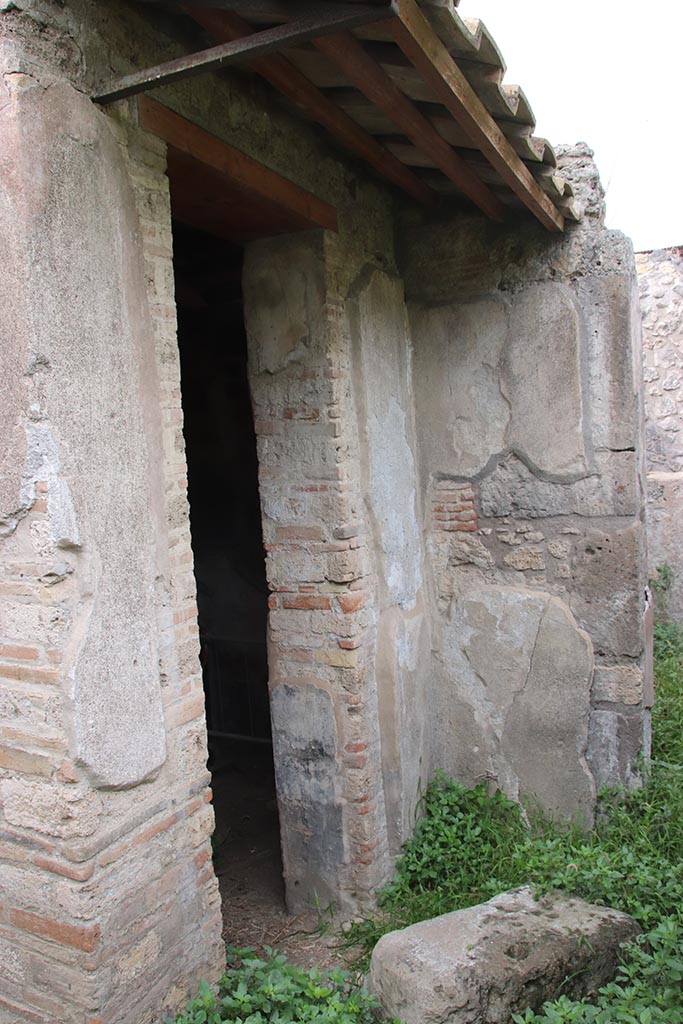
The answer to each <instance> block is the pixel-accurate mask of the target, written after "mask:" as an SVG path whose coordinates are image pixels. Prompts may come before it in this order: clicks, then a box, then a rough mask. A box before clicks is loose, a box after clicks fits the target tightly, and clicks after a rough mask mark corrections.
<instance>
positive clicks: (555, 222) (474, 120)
mask: <svg viewBox="0 0 683 1024" xmlns="http://www.w3.org/2000/svg"><path fill="white" fill-rule="evenodd" d="M392 7H393V9H394V11H395V13H396V15H397V17H396V18H394V19H392V20H391V21H389V22H388V23H387V27H388V29H389V30H390V32H391V34H392V36H393V38H394V39H395V41H396V42H397V43H398V45H399V46H400V47H401V49H402V50H403V52H404V54H405V55H406V57H408V59H409V60H410V61H411V62H412V64H413V65H414V66H415V67H416V68H417V70H418V71H419V72H420V74H421V75H422V77H423V79H424V80H425V82H426V83H427V84H428V85H429V86H430V88H431V89H432V90H433V92H434V94H435V95H436V96H438V97H439V100H440V101H441V102H442V103H443V104H444V106H445V107H446V108H447V109H448V111H449V112H450V113H451V114H452V115H453V117H454V118H455V120H456V121H457V122H458V124H459V125H460V126H461V128H462V129H463V130H464V131H465V132H466V133H467V135H468V136H469V137H470V139H471V140H472V143H473V145H474V146H475V147H476V148H477V149H479V150H481V152H482V153H483V154H484V156H485V157H486V159H487V160H488V161H489V163H490V164H491V165H492V167H494V168H495V170H496V171H497V172H498V174H499V175H500V177H501V178H502V180H503V181H504V182H505V184H506V185H508V186H509V188H511V189H512V191H513V192H514V193H515V195H517V196H518V197H519V199H521V201H522V202H523V203H524V204H525V206H527V207H528V209H529V210H531V212H532V213H533V214H534V216H535V217H537V218H538V220H539V221H540V222H541V223H542V224H543V225H544V227H546V228H548V229H549V230H550V231H562V229H563V227H564V217H563V216H562V214H561V213H560V212H559V211H558V210H557V209H556V207H555V206H554V205H553V203H552V202H551V201H550V199H549V198H548V197H547V196H546V194H545V193H544V192H543V189H542V188H541V187H540V186H539V185H538V184H537V182H536V181H535V179H534V177H533V175H532V174H531V172H530V171H529V169H528V168H527V167H526V165H525V164H524V162H523V161H522V160H521V159H520V158H519V156H518V155H517V153H516V152H515V151H514V149H513V148H512V146H511V145H510V143H509V142H508V140H507V139H506V138H505V136H504V135H503V132H502V131H501V130H500V128H499V127H498V125H497V124H496V122H495V121H494V119H493V117H492V116H491V115H490V114H489V112H488V110H487V109H486V107H485V106H484V104H483V103H482V102H481V100H480V99H479V97H478V96H477V94H476V93H475V91H474V89H473V88H472V86H471V85H470V84H469V82H468V81H467V79H466V78H465V76H464V74H463V73H462V71H461V70H460V68H459V67H458V66H457V64H456V63H455V61H454V60H453V58H452V57H451V55H450V54H449V52H448V50H447V49H446V47H445V46H444V44H443V43H442V42H441V40H440V39H439V37H438V36H437V34H436V32H434V30H433V29H432V27H431V25H430V24H429V22H428V21H427V19H426V18H425V16H424V15H423V14H422V12H421V11H420V9H419V7H418V6H417V4H416V3H415V0H392Z"/></svg>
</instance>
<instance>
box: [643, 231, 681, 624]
mask: <svg viewBox="0 0 683 1024" xmlns="http://www.w3.org/2000/svg"><path fill="white" fill-rule="evenodd" d="M636 266H637V269H638V281H639V285H640V305H641V309H642V313H643V364H644V371H643V377H644V384H645V388H644V395H645V434H646V442H647V480H648V503H647V531H648V555H649V571H650V578H651V579H652V580H653V589H654V593H655V602H656V604H657V605H658V609H657V610H658V613H659V614H660V615H661V616H662V617H663V618H672V619H674V620H675V621H677V622H683V555H682V553H681V526H680V524H681V518H682V517H683V250H682V249H681V247H680V246H674V247H673V248H670V249H659V250H656V251H654V252H641V253H638V254H637V256H636ZM667 567H668V568H667ZM658 568H659V571H658Z"/></svg>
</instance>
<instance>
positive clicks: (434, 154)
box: [313, 19, 505, 220]
mask: <svg viewBox="0 0 683 1024" xmlns="http://www.w3.org/2000/svg"><path fill="white" fill-rule="evenodd" d="M395 23H396V19H392V21H390V22H388V24H389V25H390V26H391V25H393V24H395ZM313 45H314V46H315V47H316V49H318V50H319V51H320V52H321V53H323V54H324V55H325V56H326V57H327V58H328V60H330V61H331V62H332V63H334V64H336V66H337V67H339V68H340V69H341V70H342V71H343V72H344V74H345V75H346V76H347V77H348V79H349V80H350V81H351V82H352V83H353V84H354V85H355V87H356V88H357V89H359V90H360V91H361V92H362V93H363V94H364V95H365V96H367V98H368V99H369V100H371V101H372V102H373V103H374V104H375V105H376V106H377V107H379V108H380V109H381V110H382V111H383V112H384V113H385V114H386V115H387V117H389V118H390V119H391V121H392V122H393V123H394V124H395V125H396V127H397V128H398V129H399V131H401V132H403V133H404V134H405V135H407V136H408V138H409V139H410V140H411V141H412V142H413V143H414V145H415V146H417V148H418V149H420V150H422V151H423V152H424V153H426V154H428V155H429V156H430V157H431V158H432V159H433V160H434V163H435V166H437V167H438V168H439V169H440V170H441V171H442V172H443V173H444V174H445V175H446V176H447V177H448V178H449V179H450V180H451V181H452V182H453V184H454V185H455V186H456V188H458V190H459V191H460V192H462V193H463V195H465V196H467V197H468V199H471V200H472V202H473V203H475V204H476V205H477V206H478V207H479V209H480V210H482V211H483V212H484V213H485V214H487V216H489V217H491V218H492V219H493V220H502V219H503V217H504V215H505V207H504V206H503V204H502V203H501V202H500V200H499V199H498V198H497V197H496V196H495V195H494V193H493V192H492V191H491V189H490V188H489V187H488V186H487V185H485V184H484V183H483V182H482V181H481V179H480V178H478V177H477V176H476V174H474V173H473V172H472V171H471V170H470V169H469V167H468V166H467V164H466V163H465V162H464V160H462V158H461V157H459V156H458V154H457V153H456V152H455V151H454V150H453V149H452V148H451V146H449V144H448V143H447V142H446V141H445V139H444V138H443V137H442V136H441V135H439V133H438V132H437V131H436V129H435V128H434V127H433V125H432V124H431V123H430V122H429V121H428V120H427V118H426V117H424V115H423V114H421V113H420V111H419V110H418V108H417V106H416V105H415V103H413V101H412V100H410V99H408V97H407V96H406V95H405V93H403V92H402V91H401V90H400V89H399V88H398V86H397V85H395V84H394V82H393V81H392V80H391V78H390V77H389V75H388V74H387V73H386V72H385V71H384V69H383V68H382V67H381V66H380V65H379V64H378V63H377V62H376V61H375V60H374V59H373V58H372V57H371V56H370V55H369V54H368V53H367V52H366V50H365V48H364V47H363V45H362V44H361V43H360V42H359V41H358V40H357V39H356V38H355V36H353V35H352V34H351V33H350V32H337V33H334V34H331V35H324V36H317V37H316V38H314V39H313ZM487 116H488V115H487Z"/></svg>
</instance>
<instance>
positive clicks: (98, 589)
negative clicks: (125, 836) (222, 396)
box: [2, 85, 165, 787]
mask: <svg viewBox="0 0 683 1024" xmlns="http://www.w3.org/2000/svg"><path fill="white" fill-rule="evenodd" d="M2 116H3V119H4V120H5V128H6V132H7V135H6V138H7V139H8V140H9V142H10V144H9V145H8V146H7V147H6V149H5V160H6V162H7V163H8V165H12V164H13V166H10V170H11V172H12V176H13V177H14V178H15V179H16V181H15V185H16V188H14V189H12V192H11V194H12V196H13V202H14V203H15V204H16V208H15V209H14V211H13V213H14V216H13V217H12V219H11V220H9V221H8V220H5V221H4V228H3V230H4V231H5V232H8V233H9V236H10V237H9V238H8V245H7V251H8V252H14V254H15V258H14V259H13V260H10V268H9V276H10V278H14V279H16V280H17V281H20V282H21V284H22V287H21V288H20V290H19V293H18V296H19V297H18V299H16V300H14V301H11V302H10V305H11V306H14V309H13V312H14V315H15V316H16V314H17V313H18V310H17V309H16V302H17V301H18V302H20V303H23V304H24V306H25V308H26V311H27V312H26V316H25V317H16V322H17V323H20V324H23V325H24V331H25V334H24V335H23V336H22V335H21V333H20V334H18V335H11V337H13V342H12V345H11V346H10V348H11V350H12V351H13V352H16V353H17V358H21V357H22V356H21V353H23V358H24V361H25V369H24V377H23V380H24V381H28V390H27V386H26V384H25V383H24V384H23V386H22V388H21V390H20V392H19V393H15V397H14V403H15V405H14V408H15V410H16V411H15V413H14V415H15V416H17V414H18V422H22V423H23V429H24V430H25V432H26V438H27V440H26V442H25V448H24V450H25V451H26V456H25V461H24V470H23V480H22V482H21V486H20V490H19V493H18V495H17V497H16V499H15V503H14V507H15V509H16V510H17V511H16V512H15V514H14V517H13V519H12V523H13V524H14V525H16V523H17V522H18V521H19V520H20V519H21V518H22V517H23V516H25V515H26V514H27V512H28V510H29V509H30V508H31V507H32V504H33V502H34V501H35V498H36V485H37V483H40V485H41V487H43V488H44V489H45V493H46V498H47V512H48V523H49V528H50V534H51V536H50V538H49V540H48V546H51V548H52V550H51V551H49V550H46V547H45V544H46V540H47V539H44V540H42V541H38V542H39V544H40V545H41V548H40V550H39V553H40V554H41V556H42V557H45V556H46V555H48V554H50V555H51V557H52V558H53V559H54V561H55V566H56V568H55V570H54V571H53V579H54V581H55V585H59V586H63V584H62V583H60V582H59V580H60V579H62V580H63V579H64V578H65V577H66V576H67V575H69V574H72V576H73V578H72V581H71V582H70V584H69V589H68V592H66V591H65V594H64V597H65V600H66V601H67V603H68V604H69V614H70V617H71V622H72V625H71V631H70V636H69V639H68V642H67V646H66V652H67V656H66V661H65V662H64V666H63V668H64V672H65V674H66V675H67V676H68V678H69V679H70V683H69V689H68V692H67V694H66V701H67V702H66V705H65V708H66V716H65V718H66V724H67V727H68V729H69V733H70V744H71V754H72V757H73V760H74V761H75V762H76V763H78V764H80V765H81V766H82V768H83V770H84V772H85V773H86V775H87V776H88V777H89V778H90V779H91V781H92V782H93V783H94V784H95V785H97V786H114V787H118V786H127V785H131V784H135V783H137V782H140V781H141V780H142V779H144V778H146V777H148V776H149V775H150V773H151V772H153V771H155V770H156V769H158V767H159V766H160V765H161V764H162V763H163V760H164V757H165V741H164V731H163V719H162V714H161V702H160V690H159V670H158V663H159V653H158V649H157V647H156V639H155V638H156V636H157V632H158V629H157V618H156V611H155V607H154V605H155V601H156V598H157V596H158V595H157V593H156V587H157V583H156V582H155V579H156V577H157V574H158V569H157V566H156V562H155V557H156V556H155V552H154V548H153V543H152V539H151V531H150V530H149V525H148V524H149V516H150V511H149V509H150V507H151V508H153V507H154V505H153V501H150V500H149V499H148V498H147V497H146V496H145V494H144V492H137V493H136V490H135V489H133V490H132V489H131V487H130V484H129V480H131V479H141V480H144V479H146V480H148V481H149V483H150V484H151V490H152V492H153V491H154V489H155V488H156V492H157V494H158V493H159V491H160V490H161V485H160V481H159V480H158V479H157V480H155V474H154V472H153V471H152V472H151V473H150V470H149V461H148V459H149V457H148V452H147V448H146V442H145V437H146V436H149V431H148V427H147V425H146V424H145V412H144V407H145V399H144V398H143V397H142V396H143V392H144V388H145V387H151V388H152V389H153V388H154V384H153V381H152V380H151V379H150V377H151V371H150V368H149V365H148V364H147V365H146V364H145V359H146V358H147V360H148V359H149V354H148V355H147V357H145V355H144V347H142V349H141V351H136V346H137V345H138V337H137V334H135V331H134V328H133V325H136V324H137V325H144V323H145V318H146V316H147V307H146V297H145V296H144V294H143V293H142V292H141V288H140V285H141V283H142V282H143V281H144V275H143V273H142V270H141V268H138V269H139V273H138V274H136V273H135V268H136V267H138V263H139V257H138V256H137V255H136V251H135V245H136V238H137V233H138V230H139V229H138V226H137V218H136V214H135V207H134V201H133V198H132V193H131V190H130V186H129V184H128V178H127V173H126V171H125V168H124V166H123V160H122V157H121V155H120V152H119V147H118V145H117V144H116V141H115V140H114V138H113V136H112V134H111V132H110V130H109V128H108V125H107V121H106V119H105V118H104V116H103V115H102V114H100V113H98V112H97V111H96V110H95V109H94V108H93V106H92V104H91V103H90V102H89V101H88V100H87V99H86V98H84V97H82V96H81V95H80V94H78V93H76V92H75V91H74V90H73V89H71V88H70V87H69V86H66V85H54V86H50V87H49V88H47V89H43V88H40V87H37V86H36V87H32V88H26V89H23V90H21V91H19V92H18V93H17V94H16V96H15V98H14V102H13V103H12V104H10V105H8V106H6V107H5V108H4V110H3V113H2ZM29 126H30V128H29ZM29 130H30V132H31V144H30V145H29V144H28V138H27V135H26V132H27V131H29ZM37 140H39V143H40V144H38V141H37ZM27 162H30V173H28V172H27ZM93 166H95V167H96V168H97V172H96V173H95V172H94V170H93ZM7 212H9V211H7ZM85 239H87V240H88V242H87V244H84V240H85ZM11 242H13V244H10V243H11ZM17 264H18V265H19V266H21V265H22V264H24V265H26V266H28V267H30V268H31V275H30V278H29V276H28V275H26V276H25V277H24V279H23V280H22V276H23V275H22V274H21V272H19V271H16V272H15V271H13V266H16V265H17ZM104 280H106V281H107V282H108V287H107V289H106V292H102V290H101V288H100V282H101V281H104ZM95 296H97V298H95ZM131 382H133V386H132V387H131ZM26 401H28V406H26V405H25V404H24V403H25V402H26ZM147 401H149V399H147ZM22 407H23V408H22ZM136 467H137V469H136ZM152 515H154V513H152ZM34 536H36V539H37V540H38V537H37V535H36V534H35V530H34ZM122 536H125V537H126V543H125V544H122V543H121V537H122ZM60 552H61V553H60ZM60 566H63V570H62V569H61V568H60ZM104 649H106V650H107V651H108V658H107V660H106V662H104V663H103V661H102V657H101V652H102V650H104ZM103 693H106V694H107V699H106V701H103V700H102V694H103ZM113 723H116V727H114V724H113Z"/></svg>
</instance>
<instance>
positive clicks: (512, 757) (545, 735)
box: [400, 146, 649, 821]
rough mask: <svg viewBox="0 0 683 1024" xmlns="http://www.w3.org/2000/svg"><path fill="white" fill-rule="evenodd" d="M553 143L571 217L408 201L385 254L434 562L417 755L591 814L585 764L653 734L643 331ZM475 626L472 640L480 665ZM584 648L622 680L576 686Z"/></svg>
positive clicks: (586, 192) (615, 761)
mask: <svg viewBox="0 0 683 1024" xmlns="http://www.w3.org/2000/svg"><path fill="white" fill-rule="evenodd" d="M563 160H564V163H565V167H564V173H567V174H568V175H569V176H573V177H574V178H575V180H576V181H577V184H578V186H579V187H580V189H581V190H582V192H583V195H582V199H583V201H584V203H585V206H586V210H587V214H586V217H585V218H584V221H583V222H582V224H581V225H579V226H578V227H577V228H572V229H569V231H568V233H567V235H566V237H564V238H561V239H553V238H551V237H549V236H544V237H541V236H540V232H539V229H538V228H537V227H535V226H533V225H529V224H526V223H525V224H524V225H518V227H517V229H516V230H515V231H512V230H510V229H507V230H505V229H503V230H501V229H499V228H495V227H494V226H492V225H490V224H486V223H483V222H479V221H478V220H472V219H468V218H462V219H460V220H454V221H450V222H444V223H442V224H437V225H434V224H431V223H427V222H425V223H420V222H419V220H418V219H417V218H414V220H413V221H412V222H409V221H408V220H406V223H405V230H404V232H403V233H402V236H401V246H400V256H401V265H402V268H403V270H404V276H405V281H406V291H407V295H408V299H409V311H410V321H411V330H412V341H413V346H414V351H415V356H414V358H415V394H416V422H417V436H418V445H419V455H418V460H419V465H420V473H421V479H422V486H423V488H424V500H425V504H426V506H427V511H426V516H425V526H426V528H427V538H428V547H429V552H430V563H431V574H432V578H433V582H434V588H433V592H432V593H433V600H434V617H433V619H432V638H433V646H434V651H435V657H434V678H433V683H432V687H433V689H432V700H431V704H432V728H433V736H434V749H435V761H434V763H435V764H436V765H441V766H445V767H447V768H448V770H450V771H453V772H454V773H455V774H457V775H459V776H460V777H465V778H468V779H469V780H471V781H474V780H476V779H482V778H489V779H491V780H494V781H495V782H497V784H498V785H501V786H502V787H503V788H504V789H505V790H506V791H507V792H508V793H509V794H510V795H511V796H514V797H517V796H519V795H523V794H524V795H527V796H529V795H532V796H533V797H535V798H536V799H538V800H540V802H541V803H542V804H543V805H545V806H546V807H548V808H551V809H553V810H555V811H558V812H560V813H563V814H573V815H575V816H580V817H581V818H582V819H583V820H584V821H589V820H590V817H591V808H592V804H593V800H594V794H595V786H596V783H597V784H598V785H601V784H603V783H604V782H616V781H617V780H618V779H620V778H621V779H623V778H627V777H629V771H630V769H629V767H628V766H629V765H630V764H631V763H632V762H633V761H634V759H635V758H636V757H637V755H638V754H639V753H640V751H641V750H643V749H647V745H648V741H649V734H648V721H647V719H648V713H647V710H646V704H647V701H646V699H645V696H644V692H643V679H644V676H643V671H644V669H646V668H647V653H646V651H645V632H644V619H643V616H644V601H643V594H644V585H645V572H644V557H645V554H644V552H645V544H644V534H643V527H642V522H641V519H642V507H643V492H644V488H643V471H642V445H641V435H640V422H641V421H640V409H639V398H638V380H639V365H640V347H639V343H640V339H639V331H638V317H637V298H636V291H635V280H634V278H635V274H634V268H633V257H632V253H631V252H630V249H629V245H628V242H627V240H626V239H624V238H623V236H621V235H619V234H618V233H615V232H607V231H605V229H604V226H603V223H602V215H603V208H602V193H601V190H600V185H599V182H598V180H597V176H596V172H595V168H594V166H593V165H592V164H591V160H590V153H589V151H588V150H586V148H585V147H581V146H579V147H576V148H575V149H573V150H568V151H566V152H564V153H563ZM482 594H487V595H488V598H487V601H488V602H489V603H492V604H493V607H494V608H495V611H492V610H491V608H489V607H488V605H487V604H486V603H483V601H482V598H481V595H482ZM533 595H535V596H533ZM542 608H547V609H552V614H550V611H548V612H543V613H542V612H541V611H540V610H539V609H542ZM539 621H541V622H542V626H541V627H539ZM513 624H514V627H513ZM472 635H476V636H478V637H482V638H486V639H482V640H481V641H477V643H480V644H481V647H482V649H484V648H485V649H486V651H487V658H483V659H481V663H478V662H477V663H473V661H472V656H471V652H470V650H469V645H470V643H471V639H470V638H471V636H472ZM496 637H500V638H501V639H500V650H501V656H500V657H496V654H495V652H496V644H497V643H498V641H497V640H496V639H495V638H496ZM539 645H540V647H539ZM531 652H534V653H533V655H532V653H531ZM579 652H583V654H580V653H579ZM519 659H521V661H520V662H519V664H518V660H519ZM553 659H557V660H556V661H554V660H553ZM593 659H595V663H596V666H597V667H598V668H599V669H600V670H603V669H611V670H613V672H614V676H613V677H612V679H613V680H617V679H618V680H621V681H620V682H618V681H615V682H614V683H613V685H611V686H609V685H605V677H604V676H603V677H602V680H603V681H602V684H599V685H598V686H597V687H596V688H594V689H593V690H592V691H591V687H592V678H593ZM529 662H531V663H532V664H533V666H534V668H533V671H531V672H530V671H529V669H528V664H529ZM525 666H527V667H525ZM624 679H628V680H629V683H628V686H627V687H625V684H624V682H623V680H624ZM591 692H592V697H591ZM520 693H521V694H522V697H518V696H516V695H518V694H520ZM511 701H513V702H514V707H515V708H522V709H523V710H522V711H521V712H520V713H519V714H518V713H517V712H516V711H515V713H514V714H511V713H509V707H510V702H511ZM570 722H571V723H573V726H572V725H570V724H569V723H570ZM558 723H562V726H561V728H560V729H558ZM561 736H563V737H564V738H563V739H561ZM598 737H600V739H598ZM558 759H559V760H558ZM560 761H561V762H562V770H561V771H557V765H558V763H560ZM560 780H562V781H560Z"/></svg>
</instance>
